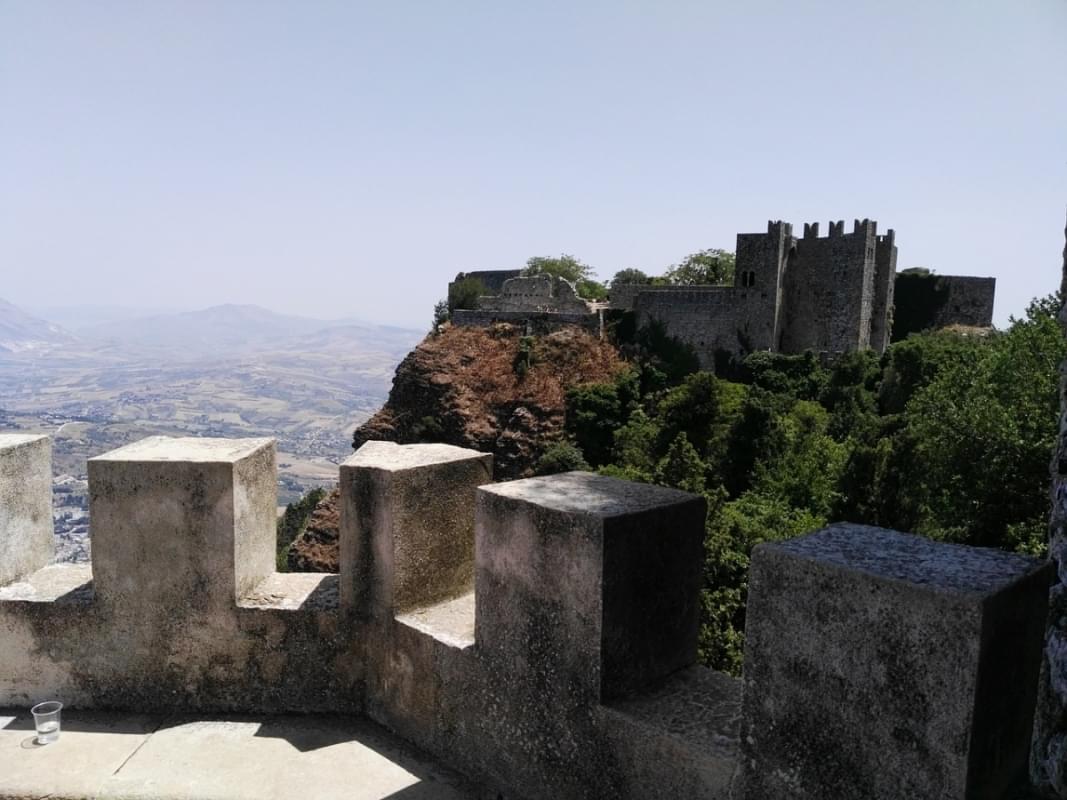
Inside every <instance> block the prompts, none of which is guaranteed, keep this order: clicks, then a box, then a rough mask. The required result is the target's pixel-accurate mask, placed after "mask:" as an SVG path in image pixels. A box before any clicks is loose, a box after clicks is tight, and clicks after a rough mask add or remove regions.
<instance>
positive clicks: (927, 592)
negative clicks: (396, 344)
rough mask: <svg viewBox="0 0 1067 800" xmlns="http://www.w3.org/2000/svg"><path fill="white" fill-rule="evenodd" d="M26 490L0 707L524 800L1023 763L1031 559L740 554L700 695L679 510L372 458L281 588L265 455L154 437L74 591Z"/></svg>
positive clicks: (591, 478) (345, 483) (7, 457)
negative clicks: (155, 721)
mask: <svg viewBox="0 0 1067 800" xmlns="http://www.w3.org/2000/svg"><path fill="white" fill-rule="evenodd" d="M50 459H51V443H50V441H49V440H48V439H47V438H46V437H43V436H3V435H0V705H9V706H11V705H14V706H25V705H29V704H31V703H32V702H34V701H36V700H40V699H43V698H57V699H61V700H63V701H64V702H66V703H67V704H68V705H69V706H72V707H75V708H81V709H90V708H111V709H123V710H131V711H136V710H139V709H144V708H152V709H164V710H165V709H180V710H186V711H197V712H201V713H209V712H216V711H230V712H246V713H274V712H282V711H293V712H329V713H343V714H353V715H367V716H369V717H371V718H373V719H374V720H376V721H378V722H380V723H382V724H384V725H386V726H387V727H389V728H390V729H392V730H393V731H395V732H397V733H399V734H400V735H401V736H403V737H405V738H407V739H408V740H409V741H411V742H413V743H415V744H416V745H418V746H420V747H422V748H425V749H426V750H428V751H430V752H431V753H433V754H434V755H435V756H437V757H438V758H440V759H441V760H443V761H444V762H446V763H448V764H449V765H450V766H452V767H454V768H456V769H458V770H461V771H463V772H465V773H466V774H468V775H469V776H471V777H473V778H475V779H476V780H479V781H482V782H484V783H486V784H487V785H490V786H494V787H499V788H500V790H501V791H502V792H504V793H505V794H506V796H509V797H510V796H515V797H526V798H531V800H534V799H536V798H546V800H547V798H609V797H610V798H680V797H703V798H720V799H721V800H727V798H735V799H736V800H741V799H742V798H743V799H744V800H755V799H756V798H759V800H774V798H786V797H796V796H810V797H848V796H857V795H855V794H854V793H853V791H852V789H853V788H854V787H856V786H858V785H860V784H859V783H856V782H857V781H860V782H862V786H863V787H864V795H863V796H865V797H870V798H894V800H896V798H899V797H902V796H909V797H932V796H948V797H963V796H971V793H972V792H973V791H975V790H976V787H981V788H982V790H983V791H987V792H988V793H989V794H988V796H991V797H993V796H997V794H996V791H997V790H998V787H1002V786H1005V785H1006V783H1007V781H1009V780H1011V779H1012V778H1013V777H1014V776H1015V774H1016V772H1017V771H1018V770H1019V769H1020V768H1022V767H1023V765H1024V764H1025V758H1026V751H1027V747H1028V744H1029V736H1030V726H1031V723H1032V717H1033V707H1034V695H1035V691H1036V682H1037V669H1038V662H1039V658H1040V652H1041V642H1042V636H1043V632H1044V619H1045V610H1046V605H1047V603H1046V593H1047V588H1048V583H1049V580H1050V578H1051V569H1050V567H1049V566H1048V565H1047V564H1046V563H1045V562H1041V561H1039V560H1036V559H1032V558H1027V557H1023V556H1017V555H1012V554H1007V553H1001V552H997V551H992V550H981V549H974V548H966V547H961V546H955V545H946V544H940V543H935V542H930V541H927V540H924V539H921V538H919V537H915V536H910V535H907V534H901V533H896V532H893V531H885V530H882V529H877V528H867V527H863V526H856V525H836V526H831V527H830V528H827V529H825V530H823V531H820V532H817V533H813V534H811V535H809V536H806V537H801V538H800V539H796V540H792V541H789V542H784V543H778V544H769V545H761V546H760V547H758V548H757V549H756V551H755V552H754V554H753V560H752V570H751V577H750V589H749V598H748V624H747V631H748V641H747V646H746V655H745V672H744V679H743V682H742V681H738V680H735V679H733V678H729V677H727V676H725V675H720V674H717V673H714V672H711V671H709V670H707V669H704V668H703V667H700V666H696V665H695V661H696V642H697V632H698V626H699V608H700V591H701V588H702V586H703V580H704V577H703V559H704V550H703V537H704V523H705V514H706V506H705V501H704V499H703V498H701V497H699V496H696V495H692V494H687V493H685V492H680V491H676V490H672V489H666V488H661V487H655V486H649V485H645V484H636V483H631V482H628V481H622V480H617V479H614V478H608V477H603V476H598V475H593V474H590V473H582V472H572V473H566V474H562V475H554V476H550V477H542V478H531V479H526V480H520V481H512V482H507V483H491V481H492V457H491V456H489V455H486V454H482V453H478V452H475V451H471V450H465V449H462V448H457V447H452V446H449V445H407V446H401V445H396V444H392V443H387V442H370V443H368V444H366V445H364V446H363V447H362V448H361V449H360V450H359V451H357V452H356V453H355V454H354V455H353V456H352V457H351V458H349V459H348V460H347V461H345V462H344V463H343V464H342V465H341V466H340V475H339V477H340V487H341V527H340V553H341V560H340V572H339V574H336V575H330V574H279V573H276V572H275V571H274V569H273V562H274V544H275V538H274V537H275V508H276V507H275V503H276V474H275V450H274V443H273V441H272V440H270V439H245V440H226V439H168V438H165V437H153V438H151V439H147V440H144V441H141V442H137V443H134V444H132V445H129V446H127V447H123V448H120V449H118V450H115V451H112V452H111V453H107V454H105V455H102V456H98V457H96V458H94V459H91V460H90V462H89V492H90V526H91V528H90V530H91V544H92V564H91V566H89V565H68V564H51V563H50V560H51V558H50V554H51V538H52V522H51V512H50V486H49V483H50V481H49V478H50V475H51V463H50ZM742 692H743V698H742ZM994 710H995V713H993V711H994ZM739 726H740V727H739ZM831 755H832V758H833V759H836V760H835V761H834V762H833V763H836V764H839V765H840V766H839V768H838V769H835V770H827V769H826V768H825V767H826V763H827V760H826V759H827V758H828V757H830V756H831ZM798 792H799V793H800V794H799V795H798Z"/></svg>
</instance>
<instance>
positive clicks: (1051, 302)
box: [904, 297, 1067, 552]
mask: <svg viewBox="0 0 1067 800" xmlns="http://www.w3.org/2000/svg"><path fill="white" fill-rule="evenodd" d="M1058 305H1059V300H1058V298H1056V297H1050V298H1044V299H1042V300H1036V301H1034V302H1033V303H1031V304H1030V306H1029V308H1028V309H1027V313H1026V316H1025V317H1024V318H1023V319H1019V320H1014V319H1013V320H1012V322H1011V326H1010V328H1009V329H1008V330H1007V332H1005V333H1002V334H998V335H995V336H993V337H989V338H988V339H987V340H986V343H985V345H984V346H983V347H982V348H981V350H980V351H979V354H978V358H977V359H974V358H967V359H961V360H960V361H958V362H956V363H953V364H951V365H949V366H948V367H947V368H945V369H943V370H942V371H941V372H939V373H938V374H937V376H936V377H935V378H934V379H933V380H932V381H930V383H929V384H927V385H926V386H925V387H923V388H922V389H921V390H919V391H918V392H917V393H916V394H915V396H914V397H913V398H912V399H911V401H910V402H909V403H908V405H907V408H906V409H905V412H904V418H905V420H906V423H907V426H908V430H909V434H910V435H911V436H912V438H913V439H914V441H915V442H916V457H917V461H918V463H919V469H917V470H915V471H914V473H913V475H912V476H911V477H912V480H911V481H910V482H909V484H908V491H909V492H910V493H911V494H913V495H918V496H922V497H923V498H924V500H925V502H926V504H927V510H926V513H925V514H924V516H923V519H922V520H921V521H920V524H919V531H920V532H921V533H925V534H927V535H929V536H931V537H934V538H938V539H946V540H950V541H958V542H963V543H965V544H973V545H979V546H993V547H1015V548H1017V549H1022V550H1025V551H1027V552H1033V551H1034V550H1035V549H1037V550H1039V549H1040V548H1041V545H1042V543H1043V541H1044V534H1043V533H1041V530H1042V526H1041V525H1040V520H1041V519H1042V518H1044V517H1045V516H1046V515H1047V513H1048V496H1047V482H1048V476H1047V472H1048V459H1049V453H1051V452H1052V448H1053V444H1054V442H1055V437H1056V431H1057V425H1058V417H1059V395H1058V391H1059V374H1058V365H1059V364H1060V363H1062V361H1063V360H1064V358H1067V344H1065V342H1064V338H1063V334H1062V332H1061V330H1060V328H1059V325H1058V323H1057V321H1056V318H1055V315H1054V313H1053V311H1054V309H1055V308H1056V307H1057V306H1058ZM1020 537H1022V538H1020Z"/></svg>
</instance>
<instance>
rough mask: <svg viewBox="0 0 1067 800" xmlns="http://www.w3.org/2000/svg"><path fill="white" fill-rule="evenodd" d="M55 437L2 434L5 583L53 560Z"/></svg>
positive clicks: (0, 562) (1, 562)
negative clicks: (53, 446) (53, 444)
mask: <svg viewBox="0 0 1067 800" xmlns="http://www.w3.org/2000/svg"><path fill="white" fill-rule="evenodd" d="M53 551H54V547H53V542H52V442H51V440H50V439H49V438H48V437H47V436H32V435H23V434H5V435H2V436H0V585H2V584H5V583H10V582H12V581H14V580H17V579H19V578H23V577H25V576H27V575H30V574H31V573H33V572H36V571H37V570H39V569H41V567H44V566H46V565H47V564H48V563H49V562H51V560H52V554H53Z"/></svg>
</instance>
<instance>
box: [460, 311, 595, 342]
mask: <svg viewBox="0 0 1067 800" xmlns="http://www.w3.org/2000/svg"><path fill="white" fill-rule="evenodd" d="M451 321H452V324H453V325H455V326H457V327H460V328H472V327H473V328H484V327H487V326H489V325H494V324H496V323H500V322H505V323H508V324H510V325H516V326H518V327H520V328H523V329H524V330H525V331H526V332H527V335H538V336H543V335H545V334H548V333H551V332H552V331H555V330H559V328H560V327H561V326H565V325H566V326H570V325H577V326H578V327H580V328H585V329H586V330H588V331H590V332H592V333H599V332H600V330H601V318H600V314H599V313H589V312H587V311H585V312H581V313H578V314H568V313H562V312H533V311H484V310H482V309H478V310H476V311H471V310H467V309H460V308H457V309H456V310H455V311H453V312H452V318H451Z"/></svg>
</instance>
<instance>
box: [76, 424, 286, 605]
mask: <svg viewBox="0 0 1067 800" xmlns="http://www.w3.org/2000/svg"><path fill="white" fill-rule="evenodd" d="M276 480H277V479H276V476H275V454H274V440H273V439H198V438H182V439H171V438H168V437H165V436H155V437H151V438H148V439H143V440H141V441H139V442H136V443H134V444H131V445H127V446H126V447H122V448H119V449H118V450H112V451H111V452H110V453H105V454H104V455H101V456H97V457H96V458H92V459H89V507H90V516H89V525H90V535H91V537H92V543H93V549H92V559H93V581H94V585H95V589H96V593H97V596H98V597H99V598H100V599H101V600H102V601H104V602H105V603H112V604H128V603H145V604H153V605H158V606H167V605H169V606H170V607H172V608H188V607H190V606H193V607H217V606H219V605H222V606H230V605H233V603H234V601H235V599H236V598H237V597H240V596H243V595H245V594H247V593H249V592H251V591H252V589H254V588H255V586H256V584H258V583H259V582H260V581H262V580H263V579H265V578H266V577H268V576H269V575H271V574H272V573H273V572H274V547H275V537H276V535H277V534H276V519H277V483H276Z"/></svg>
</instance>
